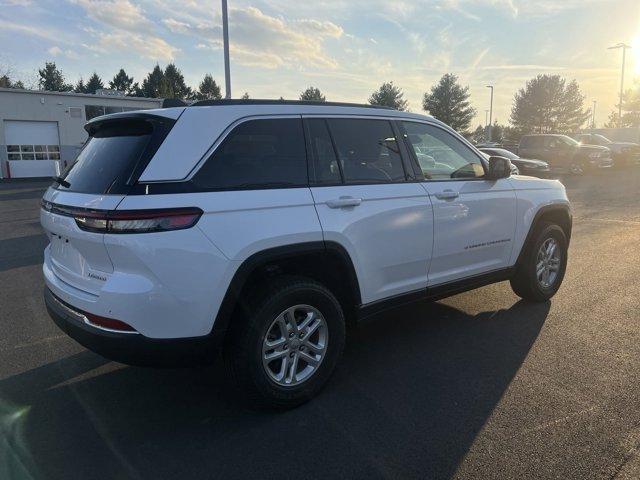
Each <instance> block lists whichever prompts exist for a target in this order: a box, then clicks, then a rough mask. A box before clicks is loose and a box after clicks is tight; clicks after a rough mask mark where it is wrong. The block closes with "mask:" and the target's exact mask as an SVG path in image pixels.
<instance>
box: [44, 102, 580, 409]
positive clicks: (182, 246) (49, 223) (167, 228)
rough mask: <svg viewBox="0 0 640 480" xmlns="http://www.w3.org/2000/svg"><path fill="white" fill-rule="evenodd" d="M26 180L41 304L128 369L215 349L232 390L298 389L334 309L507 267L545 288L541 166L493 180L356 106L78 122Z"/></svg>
mask: <svg viewBox="0 0 640 480" xmlns="http://www.w3.org/2000/svg"><path fill="white" fill-rule="evenodd" d="M86 129H87V131H88V132H89V136H90V138H89V141H88V142H87V144H86V145H85V147H84V149H83V151H82V153H81V154H80V156H79V157H78V160H77V162H76V163H75V164H74V165H73V167H72V168H71V169H70V170H69V171H68V172H66V173H65V174H64V175H63V177H62V178H58V179H56V183H55V184H54V185H52V186H51V187H50V188H49V189H48V190H47V192H46V193H45V195H44V198H43V201H42V210H41V223H42V226H43V227H44V229H45V230H46V232H47V233H48V236H49V239H50V244H49V246H47V248H46V250H45V261H44V265H43V270H44V276H45V279H46V290H45V299H46V304H47V307H48V310H49V313H50V315H51V317H52V318H53V319H54V321H55V322H56V323H57V324H58V325H59V326H60V328H62V329H63V330H64V331H65V332H67V334H69V335H70V336H71V337H73V338H74V339H76V340H77V341H78V342H80V343H81V344H82V345H85V346H86V347H87V348H89V349H91V350H94V351H96V352H98V353H100V354H102V355H104V356H106V357H109V358H112V359H115V360H118V361H122V362H125V363H130V364H138V365H160V364H163V365H178V364H191V363H194V362H202V361H209V360H211V359H212V358H214V356H215V353H216V352H217V351H219V350H222V351H223V353H224V357H225V358H226V360H227V361H228V364H229V367H230V370H231V372H232V373H233V377H234V378H235V380H236V382H237V384H238V385H239V386H240V388H241V390H242V392H243V397H244V398H246V399H249V400H251V401H252V402H259V403H263V404H264V403H266V404H269V405H273V406H276V407H280V408H284V407H290V406H294V405H297V404H299V403H301V402H303V401H305V400H307V399H309V398H311V397H312V396H313V395H315V394H316V393H317V392H318V391H319V389H320V388H321V387H322V386H323V384H324V383H325V382H326V381H327V379H328V378H329V376H330V375H331V373H332V371H333V370H334V368H335V366H336V363H337V362H338V360H339V358H340V355H341V352H342V349H343V345H344V342H345V324H346V323H348V322H351V321H357V320H358V319H361V318H363V317H367V316H370V315H371V314H373V313H375V312H379V311H381V310H383V309H387V308H389V307H392V306H395V305H399V304H404V303H407V302H409V301H413V300H419V299H425V298H426V299H435V298H442V297H446V296H448V295H453V294H455V293H459V292H461V291H464V290H469V289H473V288H477V287H479V286H482V285H486V284H488V283H492V282H497V281H502V280H507V279H509V280H510V281H511V285H512V287H513V289H514V291H515V292H516V293H517V294H518V295H519V296H521V297H523V298H525V299H528V300H532V301H546V300H547V299H549V298H550V297H552V296H553V295H554V294H555V292H556V291H557V290H558V288H559V287H560V283H561V281H562V278H563V276H564V272H565V267H566V262H567V247H568V243H569V238H570V234H571V221H572V220H571V218H572V217H571V213H570V207H569V202H568V200H567V196H566V193H565V189H564V187H563V186H562V184H560V183H559V182H557V181H553V180H541V179H536V178H530V177H523V176H517V177H510V175H509V172H510V168H509V167H510V164H509V161H508V160H507V159H505V158H501V157H491V158H490V159H489V160H486V159H485V158H484V157H483V155H482V154H481V153H480V152H479V151H478V150H476V149H475V148H474V147H473V146H472V145H470V144H469V143H468V142H467V141H466V140H465V139H464V138H462V137H461V136H460V135H458V134H457V133H455V132H454V131H453V130H451V129H450V128H449V127H447V126H446V125H443V124H442V123H441V122H438V121H437V120H434V119H433V118H430V117H427V116H423V115H417V114H411V113H406V112H399V111H395V110H390V109H384V108H372V107H367V106H358V105H348V104H331V103H322V104H318V103H305V102H282V101H274V102H271V101H205V102H199V103H196V104H194V105H192V106H189V107H176V108H166V109H159V110H148V111H145V112H124V113H119V114H114V115H107V116H103V117H98V118H95V119H93V120H91V121H90V122H89V123H88V124H87V125H86Z"/></svg>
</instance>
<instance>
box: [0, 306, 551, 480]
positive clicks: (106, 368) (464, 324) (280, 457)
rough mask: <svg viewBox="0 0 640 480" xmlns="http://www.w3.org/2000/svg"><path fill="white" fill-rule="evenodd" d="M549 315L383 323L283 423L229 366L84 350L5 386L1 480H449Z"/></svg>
mask: <svg viewBox="0 0 640 480" xmlns="http://www.w3.org/2000/svg"><path fill="white" fill-rule="evenodd" d="M548 312H549V303H546V304H527V303H525V302H522V301H520V302H518V303H516V304H514V305H513V306H511V307H510V308H508V309H505V310H499V311H497V312H496V311H490V312H484V313H480V314H478V315H469V314H467V313H465V312H462V311H460V310H458V309H455V308H452V307H450V306H447V305H445V304H443V303H431V304H429V303H427V304H422V305H417V306H411V307H403V308H401V309H396V310H394V311H392V312H388V313H386V314H384V315H380V316H379V317H378V318H376V319H375V320H373V321H371V322H368V323H366V324H364V325H363V326H361V327H359V328H357V329H356V330H355V332H353V334H352V337H351V338H350V342H349V346H348V348H347V350H346V351H345V356H344V359H343V361H342V362H341V363H340V365H339V367H338V369H337V371H336V374H335V375H334V376H333V378H332V380H331V381H330V382H329V384H328V385H327V387H326V388H325V389H324V391H323V392H322V393H321V394H320V395H319V396H318V397H317V398H316V399H314V400H313V401H311V402H309V403H308V404H306V405H303V406H302V407H300V408H297V409H295V410H292V411H288V412H283V413H272V412H253V411H247V410H245V409H243V408H242V407H241V406H240V405H238V403H237V401H236V400H235V399H234V398H235V397H234V395H233V394H231V393H229V387H228V384H227V383H226V381H225V380H224V376H223V369H222V366H221V362H218V363H217V364H216V365H214V366H213V367H209V368H204V369H182V370H154V369H143V368H133V367H125V366H120V365H117V364H111V363H108V362H107V361H106V360H104V359H102V358H101V357H98V356H97V355H94V354H92V353H90V352H86V351H85V352H82V353H79V354H76V355H73V356H71V357H68V358H65V359H62V360H60V361H57V362H53V363H50V364H47V365H45V366H42V367H40V368H36V369H33V370H30V371H27V372H25V373H22V374H18V375H15V376H13V377H10V378H8V379H6V380H3V381H1V382H0V415H1V418H0V428H1V429H2V430H1V432H2V439H0V441H1V442H2V443H0V447H1V448H2V451H0V465H4V467H2V466H0V478H36V479H37V478H47V479H57V478H60V479H69V478H92V479H98V478H105V479H113V478H149V479H156V478H224V479H228V478H243V479H244V478H249V477H254V478H293V477H295V478H336V477H340V478H361V477H366V478H389V477H394V478H415V477H419V478H449V477H451V476H452V475H453V474H454V472H455V470H456V468H457V466H458V464H459V463H460V462H461V460H462V459H463V457H464V455H465V453H466V452H467V451H468V450H469V448H470V446H471V444H472V442H473V440H474V438H475V437H476V435H477V434H478V432H479V431H480V430H481V428H482V427H483V425H484V424H485V422H486V421H487V419H488V417H489V416H490V415H491V413H492V411H493V409H494V408H495V406H496V405H497V403H498V402H499V401H500V398H501V397H502V395H503V394H504V392H505V390H506V389H507V388H508V386H509V384H510V382H511V381H512V379H513V377H514V375H515V374H516V372H517V371H518V369H519V368H520V366H521V365H522V363H523V361H524V360H525V358H526V356H527V354H528V352H529V350H530V348H531V347H532V345H533V344H534V342H535V340H536V338H537V336H538V334H539V332H540V330H541V328H542V326H543V324H544V321H545V319H546V317H547V314H548ZM3 469H6V471H5V472H3V471H2V470H3Z"/></svg>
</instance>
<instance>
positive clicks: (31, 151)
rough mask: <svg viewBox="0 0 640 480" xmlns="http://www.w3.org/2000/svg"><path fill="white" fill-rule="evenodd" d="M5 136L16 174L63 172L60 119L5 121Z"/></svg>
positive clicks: (24, 175)
mask: <svg viewBox="0 0 640 480" xmlns="http://www.w3.org/2000/svg"><path fill="white" fill-rule="evenodd" d="M4 136H5V142H6V149H7V160H9V169H8V170H9V172H10V174H11V176H12V177H45V176H51V175H56V174H57V173H58V172H59V160H60V140H59V137H58V124H57V122H28V121H16V120H5V122H4Z"/></svg>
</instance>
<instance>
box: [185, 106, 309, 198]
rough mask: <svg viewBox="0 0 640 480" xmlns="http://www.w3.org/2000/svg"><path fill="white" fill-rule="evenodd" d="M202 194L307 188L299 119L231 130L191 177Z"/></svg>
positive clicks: (249, 124)
mask: <svg viewBox="0 0 640 480" xmlns="http://www.w3.org/2000/svg"><path fill="white" fill-rule="evenodd" d="M193 184H194V185H195V186H196V187H197V188H199V189H203V190H234V189H260V188H287V187H300V186H306V185H307V184H308V177H307V160H306V147H305V142H304V133H303V131H302V120H301V119H300V118H276V119H259V120H249V121H246V122H243V123H241V124H240V125H238V126H237V127H235V128H234V129H233V130H232V131H231V132H230V133H229V135H228V136H227V137H226V138H225V139H224V140H223V142H222V143H221V144H220V145H219V146H218V148H216V150H215V152H214V153H213V155H211V157H209V158H208V159H207V161H206V162H205V164H204V165H203V166H202V168H200V170H199V171H198V172H197V173H196V174H195V176H194V177H193Z"/></svg>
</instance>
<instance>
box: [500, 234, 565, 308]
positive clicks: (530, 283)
mask: <svg viewBox="0 0 640 480" xmlns="http://www.w3.org/2000/svg"><path fill="white" fill-rule="evenodd" d="M567 243H568V242H567V237H566V235H565V234H564V231H563V230H562V228H560V227H559V226H558V225H555V224H551V223H542V224H541V225H540V226H539V227H537V228H536V232H535V233H534V237H533V240H532V241H531V242H530V243H529V245H528V246H527V247H526V251H525V253H524V257H523V259H522V262H521V263H520V265H519V266H518V269H517V271H516V274H515V276H514V277H513V278H512V279H511V288H512V289H513V291H514V292H515V293H516V295H518V296H519V297H521V298H523V299H525V300H530V301H534V302H544V301H546V300H548V299H550V298H551V297H553V296H554V295H555V293H556V292H557V291H558V289H559V288H560V284H561V283H562V279H563V278H564V273H565V270H566V268H567V246H568V245H567Z"/></svg>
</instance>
